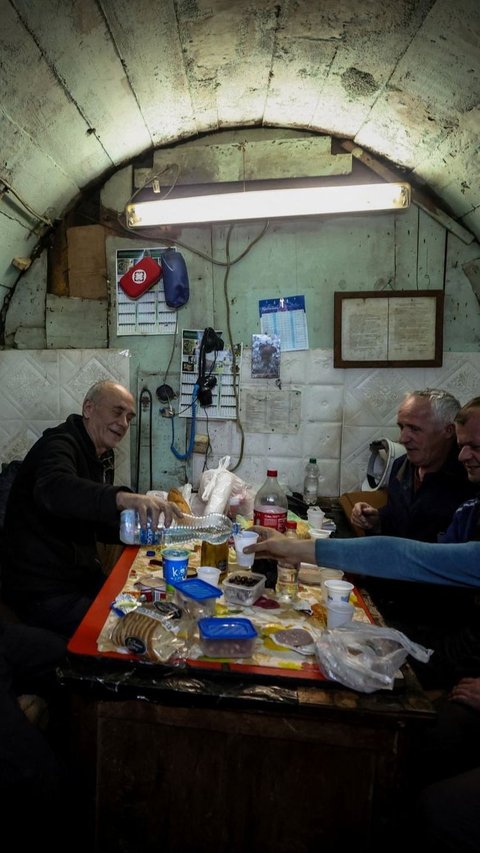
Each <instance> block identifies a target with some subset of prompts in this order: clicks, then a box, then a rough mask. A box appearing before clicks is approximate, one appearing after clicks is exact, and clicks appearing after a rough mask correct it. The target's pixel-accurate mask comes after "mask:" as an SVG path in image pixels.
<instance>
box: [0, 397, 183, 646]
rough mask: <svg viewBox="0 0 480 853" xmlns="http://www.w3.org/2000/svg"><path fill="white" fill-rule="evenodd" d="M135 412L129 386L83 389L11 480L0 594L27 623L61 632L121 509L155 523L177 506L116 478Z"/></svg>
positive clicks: (93, 576) (115, 536)
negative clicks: (78, 403) (117, 454)
mask: <svg viewBox="0 0 480 853" xmlns="http://www.w3.org/2000/svg"><path fill="white" fill-rule="evenodd" d="M134 416H135V404H134V400H133V397H132V395H131V394H130V392H129V391H128V390H127V389H126V388H124V387H123V386H122V385H119V384H117V383H115V382H111V381H108V380H107V381H102V382H97V383H96V384H95V385H93V386H92V388H90V390H89V391H88V392H87V394H86V396H85V399H84V402H83V407H82V415H76V414H72V415H69V416H68V418H67V420H66V421H65V423H62V424H60V425H59V426H57V427H54V428H52V429H47V430H45V432H44V434H43V436H42V437H41V438H40V439H39V440H38V441H37V442H36V443H35V444H34V446H33V447H32V448H31V450H30V451H29V452H28V454H27V456H26V457H25V459H24V461H23V462H22V465H21V466H20V468H19V471H18V473H17V475H16V478H15V480H14V483H13V485H12V488H11V491H10V495H9V499H8V503H7V511H6V517H5V528H4V558H3V559H2V596H3V598H4V600H5V602H6V603H7V604H9V605H10V606H11V607H13V609H14V610H15V611H16V612H17V614H18V615H19V616H20V617H21V619H22V621H24V622H25V623H26V624H29V625H36V626H39V627H45V628H50V629H51V630H53V631H56V632H58V633H60V634H62V635H64V636H65V637H70V636H71V635H72V633H73V632H74V631H75V629H76V628H77V626H78V625H79V623H80V622H81V620H82V619H83V616H84V615H85V613H86V611H87V610H88V608H89V607H90V605H91V603H92V601H93V599H94V598H95V596H96V594H97V592H98V591H99V589H100V587H101V586H102V584H103V581H104V579H105V575H104V574H103V572H102V566H101V564H100V560H99V558H98V553H97V541H100V542H119V526H120V512H121V510H123V509H135V510H137V511H138V513H139V517H140V520H141V522H142V524H146V520H147V514H148V515H150V516H151V521H152V524H153V525H156V524H157V522H158V518H159V515H160V513H161V512H163V513H164V514H165V524H166V526H168V525H170V523H171V521H172V517H173V515H175V516H177V517H181V512H180V511H179V510H178V509H177V508H176V507H175V506H174V505H173V504H170V503H168V502H167V501H163V500H161V499H160V498H158V497H155V496H147V495H139V494H134V493H132V491H131V489H130V488H129V487H128V486H114V485H113V467H114V448H115V447H116V446H117V444H118V443H119V442H120V440H121V439H122V438H123V437H124V436H125V435H126V433H127V431H128V428H129V426H130V422H131V420H132V418H133V417H134Z"/></svg>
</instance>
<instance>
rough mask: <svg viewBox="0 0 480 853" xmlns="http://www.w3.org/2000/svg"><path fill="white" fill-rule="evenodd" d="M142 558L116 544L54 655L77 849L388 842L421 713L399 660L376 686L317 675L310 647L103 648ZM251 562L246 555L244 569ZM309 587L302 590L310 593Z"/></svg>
mask: <svg viewBox="0 0 480 853" xmlns="http://www.w3.org/2000/svg"><path fill="white" fill-rule="evenodd" d="M149 562H150V558H147V555H146V552H145V549H143V551H142V549H141V548H136V547H131V546H127V547H125V548H124V550H123V552H122V554H121V556H120V558H119V559H118V561H117V562H116V564H115V565H114V567H113V569H112V571H111V572H110V574H109V576H108V577H107V579H106V581H105V583H104V586H103V588H102V589H101V591H100V593H99V594H98V596H97V598H96V599H95V601H94V602H93V604H92V606H91V608H90V610H89V611H88V613H87V614H86V616H85V618H84V619H83V621H82V623H81V624H80V626H79V628H78V629H77V631H76V633H75V634H74V635H73V637H72V638H71V640H70V642H69V645H68V656H67V659H66V660H65V662H64V663H63V664H62V665H61V666H60V667H59V678H60V681H61V684H62V686H63V689H64V691H65V693H66V695H67V696H68V701H69V704H70V731H69V739H70V749H71V752H72V755H73V756H74V761H75V767H76V772H77V773H78V778H79V779H80V780H81V784H82V786H83V787H84V790H86V791H87V792H88V802H89V804H90V805H89V808H90V810H91V813H90V815H89V816H87V815H86V819H87V818H88V819H89V820H90V821H91V826H92V848H93V849H95V850H97V851H99V853H109V851H112V853H113V851H115V853H118V851H132V853H133V851H135V853H136V851H142V853H148V851H154V850H155V851H158V850H165V851H168V853H188V851H192V853H193V851H195V853H203V851H205V853H206V851H209V853H211V851H215V853H223V851H225V853H227V851H228V853H243V851H246V850H249V851H253V853H256V852H257V851H258V853H306V851H310V850H319V851H320V850H333V849H334V846H335V848H336V846H337V844H338V843H339V842H340V841H341V842H342V844H345V843H346V844H350V843H351V844H354V845H355V850H356V851H359V853H362V851H363V853H368V852H369V851H372V850H377V849H378V850H380V849H388V842H389V839H391V838H392V832H395V822H396V821H397V820H398V811H399V804H400V802H401V797H402V795H403V792H405V791H406V790H408V785H409V783H410V774H411V772H412V768H411V753H412V743H414V742H415V739H416V738H418V737H419V736H420V737H421V733H422V731H423V730H424V727H426V726H428V725H430V724H431V723H432V721H433V720H434V719H435V711H434V708H433V706H432V703H431V701H430V697H429V696H428V695H427V693H426V692H425V691H424V690H423V688H422V686H421V685H420V683H419V681H418V679H417V677H416V675H415V673H414V672H413V670H412V669H411V667H410V665H409V664H408V662H407V663H405V664H404V666H403V667H402V668H401V671H400V673H399V678H398V679H396V680H395V683H394V685H393V688H392V689H388V690H376V691H374V692H371V693H367V692H360V691H356V690H353V689H350V688H347V687H345V686H343V685H342V684H340V683H338V682H336V681H333V680H331V679H329V678H327V677H325V675H324V674H323V673H322V671H321V668H320V667H319V666H318V664H317V663H316V662H315V661H307V662H303V661H295V660H294V659H292V658H291V657H290V658H289V657H288V654H286V655H285V656H282V654H281V653H279V657H278V658H276V657H275V656H273V657H271V656H268V655H267V656H266V657H262V654H263V651H264V650H263V649H262V650H261V654H259V657H258V659H256V660H253V661H249V660H243V661H242V660H239V661H225V660H223V661H222V660H214V659H205V657H202V656H201V655H200V656H199V655H198V654H194V655H193V656H192V657H191V658H189V657H188V655H186V656H184V657H182V658H181V659H172V660H167V661H155V660H151V659H149V660H146V659H145V658H142V657H139V656H138V655H136V654H135V653H134V652H131V651H129V650H128V649H123V650H118V649H114V648H111V647H109V644H108V642H107V643H106V644H105V642H104V640H105V629H106V626H108V624H109V619H111V618H112V616H111V614H112V603H114V602H115V601H116V600H117V597H118V596H119V595H120V594H121V593H122V592H123V591H125V589H126V587H128V583H129V582H131V581H132V571H133V572H134V579H135V573H136V571H138V570H140V569H141V567H142V565H147V564H148V563H149ZM158 562H160V561H157V560H155V563H158ZM132 567H133V569H132ZM135 567H137V569H135ZM150 568H151V567H150ZM230 569H232V567H230ZM233 569H235V567H233ZM262 570H265V566H264V565H262V564H261V563H259V562H258V561H257V563H256V564H254V567H253V571H262ZM140 573H141V572H140ZM266 574H267V576H268V571H267V572H266ZM354 592H355V602H356V607H358V608H359V616H360V618H362V619H365V621H367V622H368V623H369V624H371V623H374V624H375V623H376V624H379V623H381V621H382V618H381V614H379V613H378V611H377V610H376V608H375V606H374V605H373V602H372V601H371V600H370V599H369V596H368V594H367V593H366V592H365V591H363V590H362V589H361V588H359V587H355V590H354ZM311 593H312V595H311V597H310V591H309V589H308V588H305V587H304V588H303V594H304V595H305V597H306V599H307V600H308V601H313V600H314V598H315V595H316V596H317V598H318V589H316V590H314V589H312V590H311ZM266 594H267V598H268V597H270V598H274V597H275V596H274V593H273V591H271V590H270V591H268V590H266ZM360 611H361V612H360ZM250 612H251V611H250ZM272 613H273V611H272ZM247 615H248V614H247ZM262 618H263V619H264V620H265V619H266V617H265V615H264V614H262ZM269 618H270V617H269ZM271 618H272V619H273V620H274V621H275V618H276V617H275V615H273V616H271ZM267 633H268V632H267ZM267 645H269V644H268V643H267ZM305 664H306V665H305Z"/></svg>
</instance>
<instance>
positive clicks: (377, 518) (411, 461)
mask: <svg viewBox="0 0 480 853" xmlns="http://www.w3.org/2000/svg"><path fill="white" fill-rule="evenodd" d="M459 410H460V403H459V402H458V400H457V399H456V398H455V397H454V396H453V395H452V394H449V393H448V391H443V390H441V389H437V388H425V389H424V390H422V391H412V392H411V393H409V394H407V395H406V396H405V397H404V399H403V401H402V402H401V404H400V406H399V409H398V412H397V422H398V427H399V430H400V437H399V441H400V443H401V444H403V445H404V447H405V451H406V453H405V456H401V457H400V458H399V459H396V460H395V462H394V465H393V467H392V472H391V474H390V478H389V482H388V500H387V503H386V505H385V506H384V507H382V508H381V509H375V508H374V507H372V506H370V505H369V504H368V503H366V502H363V501H361V502H359V503H356V504H355V506H354V507H353V510H352V522H353V523H354V524H356V525H358V527H361V528H362V529H363V530H365V533H366V535H367V536H368V535H370V536H371V535H377V534H382V535H384V536H400V537H402V538H404V539H417V540H419V541H421V542H438V541H439V540H440V539H441V535H442V534H443V533H444V532H445V531H446V530H447V528H448V526H449V524H450V522H451V520H452V516H453V514H454V512H455V510H456V509H457V507H459V506H460V505H461V504H462V503H464V501H466V500H468V499H469V498H472V497H473V496H474V495H475V494H476V492H477V488H478V487H477V486H476V485H475V483H473V482H470V481H469V478H468V477H467V471H466V469H465V466H464V465H463V464H462V462H461V461H460V460H459V459H458V448H457V441H456V434H455V418H456V416H457V414H458V412H459ZM366 586H367V589H368V590H369V592H370V593H371V594H372V597H373V599H374V601H375V603H376V604H377V606H378V607H379V609H380V611H381V613H382V615H383V616H384V618H385V619H386V621H387V622H388V623H390V624H392V625H395V626H396V627H398V628H400V629H401V630H403V631H405V632H406V633H407V634H409V636H413V634H414V633H415V634H416V632H417V629H418V628H419V626H420V625H421V626H422V628H423V630H424V631H425V635H424V636H430V634H431V630H432V628H434V630H435V634H436V632H437V631H438V629H440V630H441V629H442V628H443V627H444V620H445V618H447V616H448V620H449V624H450V625H452V624H453V623H457V624H461V623H462V622H463V620H464V619H465V618H467V617H468V618H469V619H470V618H472V616H473V613H474V611H475V594H474V593H473V592H472V591H471V590H449V591H446V590H444V589H442V588H436V589H433V590H432V588H431V587H430V586H429V585H425V586H422V585H418V586H417V588H416V592H415V596H412V595H411V589H410V587H409V584H408V583H407V584H405V583H402V582H401V581H391V580H377V579H372V580H368V581H367V582H366ZM417 636H419V635H418V634H417Z"/></svg>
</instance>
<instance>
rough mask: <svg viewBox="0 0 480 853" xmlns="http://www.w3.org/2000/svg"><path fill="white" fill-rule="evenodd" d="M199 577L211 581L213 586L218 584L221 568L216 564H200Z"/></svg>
mask: <svg viewBox="0 0 480 853" xmlns="http://www.w3.org/2000/svg"><path fill="white" fill-rule="evenodd" d="M197 578H200V580H202V581H206V582H207V583H211V584H212V586H218V581H219V579H220V569H217V568H216V567H215V566H199V567H198V569H197Z"/></svg>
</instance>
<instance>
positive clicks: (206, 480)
mask: <svg viewBox="0 0 480 853" xmlns="http://www.w3.org/2000/svg"><path fill="white" fill-rule="evenodd" d="M229 465H230V456H223V457H222V458H221V459H220V461H219V463H218V465H217V467H216V468H209V469H207V471H204V472H203V474H202V476H201V478H200V485H199V487H198V494H199V496H200V498H201V500H202V501H203V503H204V509H203V512H204V514H205V515H207V514H208V513H210V512H220V513H223V512H225V509H226V506H227V503H228V499H229V497H230V495H231V492H232V487H233V484H234V482H235V480H238V477H236V476H235V474H232V472H231V471H229V470H228V466H229Z"/></svg>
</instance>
